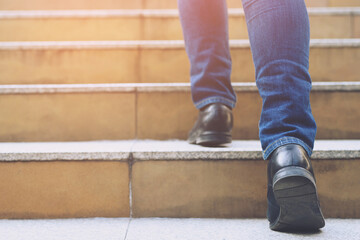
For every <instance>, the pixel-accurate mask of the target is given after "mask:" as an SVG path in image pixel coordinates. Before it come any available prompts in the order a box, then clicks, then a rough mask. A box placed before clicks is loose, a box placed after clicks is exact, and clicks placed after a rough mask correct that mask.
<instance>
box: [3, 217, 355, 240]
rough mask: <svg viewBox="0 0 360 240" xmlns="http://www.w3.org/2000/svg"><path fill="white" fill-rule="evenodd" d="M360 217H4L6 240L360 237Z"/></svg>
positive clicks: (284, 239) (351, 239)
mask: <svg viewBox="0 0 360 240" xmlns="http://www.w3.org/2000/svg"><path fill="white" fill-rule="evenodd" d="M359 224H360V220H359V219H342V220H339V219H328V220H327V221H326V226H325V228H323V229H322V230H320V231H318V232H315V233H279V232H274V231H271V230H269V228H268V222H267V220H266V219H251V220H249V219H166V218H162V219H159V218H158V219H156V218H147V219H132V220H130V219H127V218H108V219H104V218H95V219H67V220H1V221H0V238H1V239H6V240H20V239H21V240H22V239H27V240H42V239H52V240H57V239H59V240H60V239H61V240H62V239H67V240H73V239H77V240H78V239H87V240H103V239H107V240H115V239H117V240H122V239H124V240H133V239H136V240H147V239H149V240H153V239H156V240H176V239H181V240H201V239H206V240H210V239H211V240H212V239H214V240H235V239H239V240H240V239H241V240H246V239H259V240H266V239H277V240H298V239H320V240H321V239H324V240H332V239H347V240H355V239H359V236H360V229H359V228H358V226H359Z"/></svg>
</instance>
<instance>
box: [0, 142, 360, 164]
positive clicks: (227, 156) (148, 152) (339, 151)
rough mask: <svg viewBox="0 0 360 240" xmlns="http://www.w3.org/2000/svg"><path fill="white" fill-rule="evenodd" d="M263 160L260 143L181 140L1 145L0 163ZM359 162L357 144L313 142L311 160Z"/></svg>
mask: <svg viewBox="0 0 360 240" xmlns="http://www.w3.org/2000/svg"><path fill="white" fill-rule="evenodd" d="M130 154H132V160H136V161H137V160H172V159H175V160H195V159H213V160H214V159H222V160H241V159H246V160H249V159H262V153H261V145H260V141H256V140H255V141H244V140H243V141H241V140H234V141H233V142H232V143H231V144H228V145H226V147H218V148H208V147H202V146H199V145H193V144H188V143H187V142H186V141H183V140H169V141H156V140H123V141H88V142H3V143H0V161H34V160H36V161H54V160H113V161H114V160H119V161H127V160H128V159H129V157H130ZM357 158H360V140H316V141H315V146H314V152H313V155H312V159H357Z"/></svg>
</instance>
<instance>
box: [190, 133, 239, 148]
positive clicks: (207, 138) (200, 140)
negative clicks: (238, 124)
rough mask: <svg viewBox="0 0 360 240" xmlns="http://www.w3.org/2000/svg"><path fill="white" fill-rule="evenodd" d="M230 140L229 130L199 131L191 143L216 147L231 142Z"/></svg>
mask: <svg viewBox="0 0 360 240" xmlns="http://www.w3.org/2000/svg"><path fill="white" fill-rule="evenodd" d="M231 141H232V138H231V133H229V132H214V131H206V132H203V133H201V135H199V136H198V137H197V138H196V140H195V142H193V143H194V144H198V145H201V146H206V147H216V146H221V145H224V144H227V143H231Z"/></svg>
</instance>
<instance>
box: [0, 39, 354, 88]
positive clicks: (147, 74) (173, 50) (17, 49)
mask: <svg viewBox="0 0 360 240" xmlns="http://www.w3.org/2000/svg"><path fill="white" fill-rule="evenodd" d="M230 45H231V54H232V59H233V66H234V67H233V72H232V80H233V81H234V82H249V81H250V82H251V81H254V66H253V62H252V56H251V51H250V46H249V41H248V40H230ZM359 60H360V38H359V39H313V40H311V48H310V74H311V76H312V78H313V79H314V81H338V80H339V79H342V80H343V81H359V76H360V68H359V67H358V62H359ZM235 66H237V67H235ZM239 66H241V67H239ZM187 79H189V62H188V59H187V56H186V52H185V49H184V43H183V41H182V40H172V41H75V42H72V41H70V42H1V43H0V84H40V83H43V84H53V83H116V82H149V83H157V82H169V80H170V82H184V81H187Z"/></svg>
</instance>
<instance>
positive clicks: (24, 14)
mask: <svg viewBox="0 0 360 240" xmlns="http://www.w3.org/2000/svg"><path fill="white" fill-rule="evenodd" d="M308 13H309V15H320V16H321V15H335V16H336V15H360V7H331V8H329V7H319V8H316V7H313V8H308ZM228 15H229V17H243V16H244V10H243V9H242V8H229V9H228ZM114 17H115V18H116V17H118V18H120V17H125V18H134V17H153V18H178V17H179V13H178V9H92V10H90V9H89V10H87V9H82V10H1V11H0V19H37V18H40V19H59V18H114Z"/></svg>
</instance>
